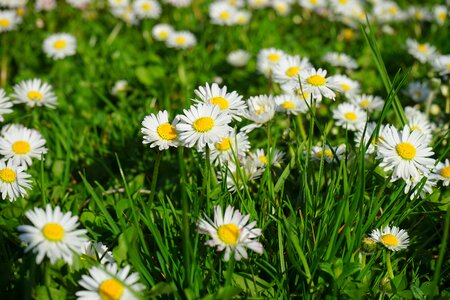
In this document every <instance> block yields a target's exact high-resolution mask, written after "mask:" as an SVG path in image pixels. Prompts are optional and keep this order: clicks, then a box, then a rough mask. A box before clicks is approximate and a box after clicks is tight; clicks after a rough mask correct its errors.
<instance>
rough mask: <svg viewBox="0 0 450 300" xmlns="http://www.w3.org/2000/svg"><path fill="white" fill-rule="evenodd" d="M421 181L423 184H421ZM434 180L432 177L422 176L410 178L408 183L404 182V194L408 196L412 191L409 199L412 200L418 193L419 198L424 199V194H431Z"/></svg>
mask: <svg viewBox="0 0 450 300" xmlns="http://www.w3.org/2000/svg"><path fill="white" fill-rule="evenodd" d="M424 178H425V179H424ZM422 180H424V181H425V182H424V183H422ZM436 183H437V182H436V178H434V176H428V175H427V176H423V175H419V176H417V177H415V178H414V177H411V178H409V180H408V181H406V186H405V190H404V192H405V194H408V193H409V192H410V191H413V192H412V193H411V196H410V199H411V200H413V199H414V198H415V197H416V195H417V193H418V192H419V191H420V195H419V196H420V198H422V199H424V198H425V195H426V194H431V193H433V187H434V186H435V185H436Z"/></svg>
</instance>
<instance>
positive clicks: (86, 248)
mask: <svg viewBox="0 0 450 300" xmlns="http://www.w3.org/2000/svg"><path fill="white" fill-rule="evenodd" d="M81 254H82V255H86V256H89V257H90V258H92V259H94V260H96V261H98V262H100V263H101V264H107V263H110V264H112V263H115V262H116V261H115V260H114V258H113V256H112V252H111V251H108V247H106V245H103V243H102V242H98V243H96V242H93V241H88V242H86V243H84V245H83V247H82V248H81ZM81 259H83V257H81Z"/></svg>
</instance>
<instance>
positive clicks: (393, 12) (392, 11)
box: [388, 6, 398, 15]
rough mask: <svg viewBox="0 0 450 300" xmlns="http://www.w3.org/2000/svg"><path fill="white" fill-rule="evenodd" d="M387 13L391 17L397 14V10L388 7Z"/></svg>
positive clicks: (393, 7)
mask: <svg viewBox="0 0 450 300" xmlns="http://www.w3.org/2000/svg"><path fill="white" fill-rule="evenodd" d="M388 12H389V13H390V14H391V15H396V14H397V12H398V9H397V7H395V6H391V7H389V9H388Z"/></svg>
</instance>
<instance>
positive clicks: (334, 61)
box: [323, 52, 358, 69]
mask: <svg viewBox="0 0 450 300" xmlns="http://www.w3.org/2000/svg"><path fill="white" fill-rule="evenodd" d="M323 60H324V61H325V62H327V63H329V64H330V65H332V66H334V67H344V68H346V69H357V68H358V64H357V63H356V60H354V59H353V58H352V57H350V56H349V55H347V54H345V53H338V52H328V53H327V54H325V56H324V57H323Z"/></svg>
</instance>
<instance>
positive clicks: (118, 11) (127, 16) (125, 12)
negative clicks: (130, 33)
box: [111, 5, 139, 25]
mask: <svg viewBox="0 0 450 300" xmlns="http://www.w3.org/2000/svg"><path fill="white" fill-rule="evenodd" d="M111 13H112V14H113V15H114V16H116V17H118V18H120V19H121V20H123V21H125V22H126V23H127V24H130V25H137V24H139V19H138V17H137V15H136V12H135V11H134V10H133V7H132V6H131V5H127V6H118V7H113V8H112V9H111Z"/></svg>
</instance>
